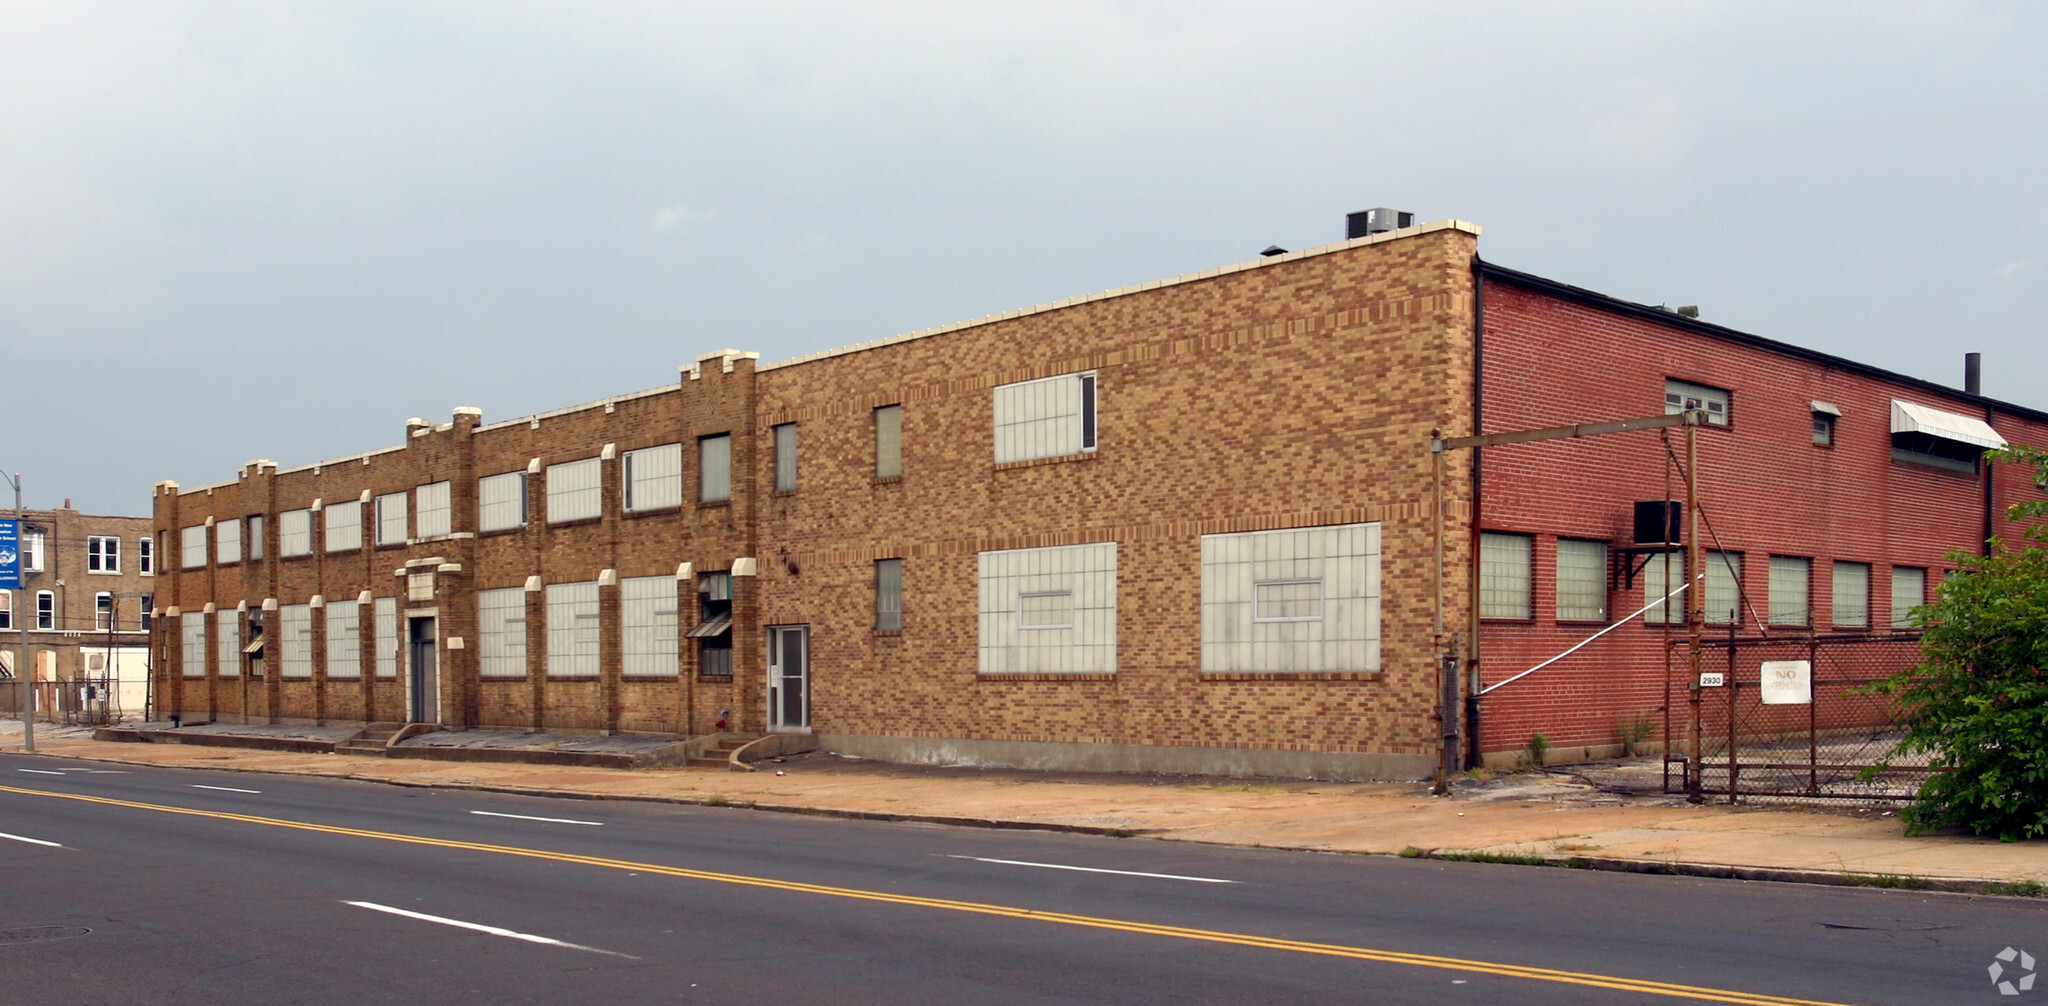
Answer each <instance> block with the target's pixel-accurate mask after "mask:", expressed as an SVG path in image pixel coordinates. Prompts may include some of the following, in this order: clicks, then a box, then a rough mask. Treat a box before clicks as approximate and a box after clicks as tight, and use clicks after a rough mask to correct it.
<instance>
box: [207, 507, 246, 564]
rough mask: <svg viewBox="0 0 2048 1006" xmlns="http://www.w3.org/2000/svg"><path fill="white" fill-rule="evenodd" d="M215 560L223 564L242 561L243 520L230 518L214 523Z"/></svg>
mask: <svg viewBox="0 0 2048 1006" xmlns="http://www.w3.org/2000/svg"><path fill="white" fill-rule="evenodd" d="M213 561H214V562H217V563H221V564H223V565H225V564H227V563H231V562H241V561H242V522H241V520H240V519H239V518H229V519H227V520H224V521H219V522H217V523H215V524H214V525H213Z"/></svg>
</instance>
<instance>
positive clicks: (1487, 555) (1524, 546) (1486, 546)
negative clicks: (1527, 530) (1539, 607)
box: [1479, 531, 1535, 619]
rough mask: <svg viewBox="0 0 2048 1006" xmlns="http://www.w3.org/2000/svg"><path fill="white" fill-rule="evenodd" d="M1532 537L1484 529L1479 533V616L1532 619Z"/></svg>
mask: <svg viewBox="0 0 2048 1006" xmlns="http://www.w3.org/2000/svg"><path fill="white" fill-rule="evenodd" d="M1534 553H1535V539H1534V538H1531V537H1530V536H1528V535H1526V534H1505V533H1502V532H1498V531H1487V532H1484V533H1482V534H1480V536H1479V617H1481V618H1515V619H1527V618H1533V617H1535V616H1534V607H1533V605H1532V603H1531V601H1530V581H1531V574H1530V561H1531V559H1532V557H1533V556H1534Z"/></svg>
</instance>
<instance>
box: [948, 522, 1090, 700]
mask: <svg viewBox="0 0 2048 1006" xmlns="http://www.w3.org/2000/svg"><path fill="white" fill-rule="evenodd" d="M1116 559H1117V544H1116V542H1113V541H1098V542H1090V543H1088V544H1085V545H1061V546H1055V547H1052V548H1018V549H1006V550H1003V551H997V552H983V553H981V555H980V557H979V561H978V566H979V573H978V576H979V580H980V584H981V591H980V592H981V602H980V609H981V611H980V615H981V618H980V622H981V625H980V649H981V661H980V669H981V673H983V674H1114V673H1116V629H1117V626H1116Z"/></svg>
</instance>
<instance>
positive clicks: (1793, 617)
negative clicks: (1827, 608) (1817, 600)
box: [1770, 555, 1813, 625]
mask: <svg viewBox="0 0 2048 1006" xmlns="http://www.w3.org/2000/svg"><path fill="white" fill-rule="evenodd" d="M1812 581H1813V560H1811V559H1802V558H1798V557H1796V556H1789V555H1774V556H1771V616H1770V617H1771V624H1772V625H1807V624H1810V623H1811V622H1812V620H1813V604H1812Z"/></svg>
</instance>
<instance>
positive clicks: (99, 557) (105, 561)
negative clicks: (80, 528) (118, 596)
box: [85, 534, 121, 573]
mask: <svg viewBox="0 0 2048 1006" xmlns="http://www.w3.org/2000/svg"><path fill="white" fill-rule="evenodd" d="M85 571H86V572H88V573H119V572H120V571H121V539H119V538H116V537H113V536H112V535H98V534H94V535H87V536H86V539H85Z"/></svg>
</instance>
